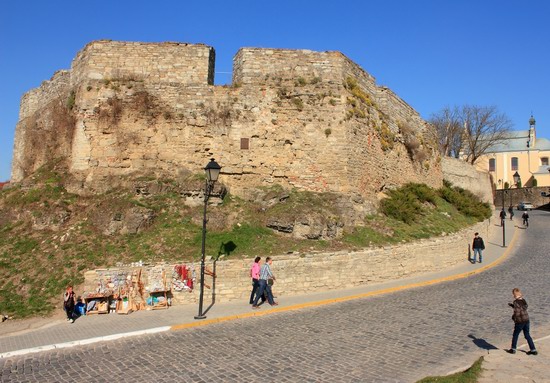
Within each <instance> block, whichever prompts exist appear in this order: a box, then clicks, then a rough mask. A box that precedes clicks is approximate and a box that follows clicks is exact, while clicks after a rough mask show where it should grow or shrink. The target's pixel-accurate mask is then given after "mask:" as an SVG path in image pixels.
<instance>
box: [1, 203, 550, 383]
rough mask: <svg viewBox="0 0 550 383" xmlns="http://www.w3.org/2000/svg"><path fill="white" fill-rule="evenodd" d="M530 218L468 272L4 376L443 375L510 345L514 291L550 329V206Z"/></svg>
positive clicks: (31, 361) (7, 368) (85, 353)
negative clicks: (492, 264) (509, 242)
mask: <svg viewBox="0 0 550 383" xmlns="http://www.w3.org/2000/svg"><path fill="white" fill-rule="evenodd" d="M531 216H532V222H531V227H530V228H529V229H528V230H523V229H520V230H521V232H520V233H519V235H520V240H519V241H518V243H517V247H518V251H516V252H515V253H514V254H512V256H511V258H510V259H508V260H507V261H505V262H503V263H501V264H500V265H499V266H498V267H496V268H493V269H491V270H489V271H487V272H484V273H481V274H478V275H475V276H473V277H470V278H467V279H462V280H458V281H454V282H449V283H444V284H439V285H435V286H428V287H422V288H417V289H412V290H408V291H401V292H396V293H392V294H388V295H384V296H378V297H372V298H365V299H360V300H355V301H349V302H345V303H339V304H334V305H328V306H322V307H319V308H315V309H304V310H301V311H295V312H285V313H279V314H273V315H268V316H261V317H256V318H250V319H244V320H238V321H233V322H225V323H222V324H217V325H210V326H206V327H202V328H192V329H188V330H181V331H175V332H168V333H162V334H161V335H155V336H141V337H135V338H128V339H125V340H119V341H113V342H106V343H97V344H93V345H89V346H80V347H75V348H71V349H65V350H63V349H61V350H56V351H48V352H43V353H38V354H30V355H28V356H22V357H14V358H10V359H6V360H0V380H1V381H2V382H74V381H83V380H84V379H87V380H88V381H92V382H112V381H120V382H153V381H156V382H251V381H260V380H261V381H263V382H298V381H300V382H304V381H305V382H415V381H417V380H418V379H420V378H423V377H425V376H428V375H440V374H445V373H448V372H449V371H452V370H454V369H457V368H460V367H464V366H467V365H470V364H471V363H473V361H474V360H475V359H477V357H479V356H480V355H482V354H483V353H484V349H486V348H488V347H492V346H494V347H499V348H504V347H508V346H509V341H510V338H511V331H512V327H513V323H512V321H511V319H510V318H511V315H512V313H511V310H510V308H509V307H508V306H507V302H509V301H511V299H510V298H511V289H512V288H513V287H515V286H517V287H520V288H522V290H523V291H524V294H525V297H526V299H527V301H528V302H529V307H530V309H529V311H530V314H531V317H532V318H531V319H532V333H533V337H534V338H537V337H540V336H544V335H547V334H550V294H548V291H549V290H550V281H549V278H548V275H549V274H550V255H549V254H550V242H549V241H548V240H547V233H546V229H545V228H546V227H547V226H548V222H549V221H550V213H546V212H533V213H532V214H531ZM517 223H518V221H516V224H517ZM281 299H284V298H281Z"/></svg>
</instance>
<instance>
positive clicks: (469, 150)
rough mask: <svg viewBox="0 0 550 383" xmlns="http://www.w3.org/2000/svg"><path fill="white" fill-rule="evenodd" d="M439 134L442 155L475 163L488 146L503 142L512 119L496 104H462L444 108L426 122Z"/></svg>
mask: <svg viewBox="0 0 550 383" xmlns="http://www.w3.org/2000/svg"><path fill="white" fill-rule="evenodd" d="M429 122H430V123H431V124H432V125H433V126H434V127H435V130H436V132H437V135H438V140H439V150H440V152H441V154H442V155H444V156H448V157H456V158H458V157H459V156H460V155H464V156H465V157H466V161H468V162H469V163H471V164H474V163H475V162H476V161H477V159H478V158H479V157H481V156H482V155H483V154H485V153H486V152H487V151H488V149H489V148H491V147H492V146H494V145H497V144H499V143H501V142H503V141H504V140H505V139H506V137H507V135H508V132H509V131H510V128H511V127H512V122H511V121H510V119H509V118H508V117H507V116H506V115H505V114H504V113H500V112H499V111H498V108H497V107H496V106H476V105H464V106H462V107H460V108H459V107H456V106H455V107H453V108H452V109H451V108H450V107H445V108H443V109H442V110H441V111H440V112H437V113H434V114H433V115H432V117H431V118H430V121H429Z"/></svg>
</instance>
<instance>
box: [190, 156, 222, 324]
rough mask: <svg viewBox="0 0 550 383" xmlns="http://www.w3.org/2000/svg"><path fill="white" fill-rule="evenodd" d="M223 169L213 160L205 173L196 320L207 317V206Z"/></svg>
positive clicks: (205, 169)
mask: <svg viewBox="0 0 550 383" xmlns="http://www.w3.org/2000/svg"><path fill="white" fill-rule="evenodd" d="M221 169H222V167H221V166H220V165H218V163H217V162H216V161H214V159H213V158H212V159H211V160H210V162H209V163H208V165H206V167H205V168H204V171H205V172H206V181H205V187H204V214H203V218H202V253H201V291H200V296H199V314H198V315H196V316H195V319H204V318H206V315H204V313H203V312H202V303H203V298H204V261H205V258H206V206H207V205H208V199H209V198H210V193H212V190H214V183H215V182H216V181H217V180H218V176H219V175H220V170H221Z"/></svg>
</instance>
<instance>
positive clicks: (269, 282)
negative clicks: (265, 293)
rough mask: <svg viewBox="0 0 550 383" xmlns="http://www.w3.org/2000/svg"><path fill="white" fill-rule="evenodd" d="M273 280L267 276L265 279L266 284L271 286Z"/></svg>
mask: <svg viewBox="0 0 550 383" xmlns="http://www.w3.org/2000/svg"><path fill="white" fill-rule="evenodd" d="M273 282H274V280H273V278H269V279H268V280H267V284H268V285H269V286H273Z"/></svg>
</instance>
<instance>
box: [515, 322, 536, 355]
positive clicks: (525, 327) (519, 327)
mask: <svg viewBox="0 0 550 383" xmlns="http://www.w3.org/2000/svg"><path fill="white" fill-rule="evenodd" d="M522 331H523V336H525V339H526V340H527V343H528V344H529V350H531V351H535V350H536V348H535V343H534V342H533V339H532V338H531V335H530V334H529V322H526V323H516V324H515V326H514V334H513V335H512V350H515V349H516V348H517V345H518V337H519V333H520V332H522Z"/></svg>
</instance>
